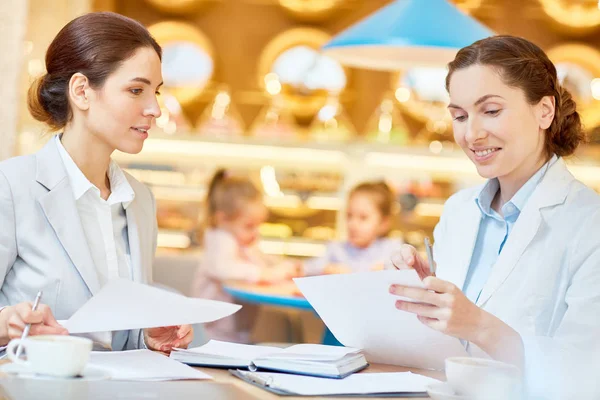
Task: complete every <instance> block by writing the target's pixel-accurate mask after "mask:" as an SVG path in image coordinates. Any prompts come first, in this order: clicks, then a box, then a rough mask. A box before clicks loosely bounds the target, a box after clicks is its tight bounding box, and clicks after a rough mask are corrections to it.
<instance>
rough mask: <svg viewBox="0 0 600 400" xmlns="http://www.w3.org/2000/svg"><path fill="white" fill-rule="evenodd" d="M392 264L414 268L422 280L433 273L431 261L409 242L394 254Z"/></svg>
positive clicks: (401, 267) (398, 266)
mask: <svg viewBox="0 0 600 400" xmlns="http://www.w3.org/2000/svg"><path fill="white" fill-rule="evenodd" d="M392 264H394V266H395V267H396V268H398V269H414V270H415V271H417V274H418V275H419V278H421V280H423V279H425V278H427V277H428V276H430V275H431V273H430V272H429V263H428V262H427V261H425V260H423V258H422V257H421V256H420V255H419V252H418V251H417V249H415V248H414V247H413V246H411V245H409V244H403V245H402V247H401V248H400V250H399V251H398V252H396V253H394V255H392Z"/></svg>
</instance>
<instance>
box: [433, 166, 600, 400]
mask: <svg viewBox="0 0 600 400" xmlns="http://www.w3.org/2000/svg"><path fill="white" fill-rule="evenodd" d="M481 189H482V186H480V187H476V188H472V189H467V190H463V191H461V192H459V193H457V194H455V195H454V196H452V197H451V198H450V199H449V200H448V201H447V203H446V205H445V207H444V212H443V215H442V217H441V219H440V222H439V224H438V225H437V226H436V228H435V232H434V237H435V245H434V258H435V260H436V262H437V268H438V269H437V276H438V277H440V278H441V279H444V280H447V281H450V282H452V283H454V284H455V285H457V286H458V287H459V288H462V287H463V285H464V283H465V278H466V276H467V270H468V268H469V265H470V263H471V257H472V255H473V250H474V246H475V241H476V238H477V233H478V230H479V225H480V221H481V212H480V210H479V208H478V207H477V205H476V204H475V198H476V197H477V195H478V194H479V192H480V191H481ZM477 305H478V306H480V307H481V308H482V309H484V310H486V311H488V312H490V313H491V314H494V315H495V316H496V317H498V318H500V319H501V320H502V321H504V322H505V323H506V324H508V325H510V326H511V327H512V328H513V329H515V330H516V331H517V332H519V333H520V335H521V336H522V338H523V341H524V344H525V354H526V364H527V365H526V374H527V376H528V381H529V382H528V383H529V384H530V388H531V389H532V390H533V391H534V392H536V393H537V392H540V391H542V392H543V393H545V394H550V395H551V396H552V397H554V395H556V394H558V393H562V394H564V396H563V397H561V398H570V396H571V395H572V394H573V392H572V391H573V390H575V389H576V388H575V387H574V385H578V384H579V383H583V382H579V380H583V378H582V375H583V376H585V374H586V372H585V371H581V369H582V367H584V366H585V368H586V369H587V368H588V367H589V363H594V365H595V366H596V367H597V366H600V196H598V194H596V193H595V192H594V191H593V190H591V189H590V188H588V187H587V186H585V185H584V184H582V183H581V182H579V181H577V180H576V179H575V178H574V177H573V176H572V175H571V173H570V172H569V171H568V170H567V167H566V165H565V163H564V161H563V160H562V159H559V160H558V161H557V162H556V163H555V164H554V165H553V166H552V167H550V169H549V170H548V171H547V173H546V175H545V177H544V178H543V180H542V181H541V182H540V183H539V184H538V186H537V188H536V189H535V191H534V192H533V194H532V195H531V197H530V198H529V201H528V202H527V203H526V205H525V207H524V209H523V210H522V212H521V214H520V216H519V219H518V220H517V222H516V224H515V226H514V228H513V230H512V231H511V234H510V236H509V237H508V240H507V242H506V244H505V246H504V248H503V250H502V253H501V254H500V255H499V257H498V260H497V262H496V264H495V265H494V266H493V268H492V271H491V274H490V276H489V278H488V280H487V282H486V284H485V286H484V288H483V290H482V292H481V295H480V297H479V300H478V302H477ZM473 355H482V352H481V350H480V349H477V348H475V349H473ZM592 370H593V369H592ZM597 370H598V369H596V371H597ZM594 373H595V372H594ZM575 374H580V375H579V377H578V376H577V375H575ZM569 377H571V378H573V382H571V383H568V382H570V381H569V379H568V378H569ZM590 378H591V376H590ZM585 383H586V384H588V386H587V387H585V388H579V389H583V390H585V391H586V393H589V391H590V390H598V384H597V377H594V379H593V380H592V381H590V382H585ZM590 384H591V385H594V386H595V387H594V388H592V387H590V386H589V385H590ZM596 393H598V392H596ZM599 396H600V395H599ZM586 398H587V397H586Z"/></svg>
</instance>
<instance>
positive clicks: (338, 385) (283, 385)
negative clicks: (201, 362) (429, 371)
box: [232, 371, 439, 397]
mask: <svg viewBox="0 0 600 400" xmlns="http://www.w3.org/2000/svg"><path fill="white" fill-rule="evenodd" d="M232 373H233V375H235V376H237V377H238V378H240V379H243V380H245V381H247V382H250V383H253V384H255V385H256V386H260V387H262V388H263V389H265V390H268V391H270V392H274V393H277V394H281V395H296V396H334V395H337V396H344V395H346V396H348V395H362V396H368V395H379V396H385V395H388V396H394V397H396V396H398V397H405V396H406V397H413V396H416V395H422V396H427V395H426V393H425V392H426V390H427V386H428V385H430V384H432V383H437V382H439V381H437V380H435V379H433V378H428V377H426V376H422V375H417V374H413V373H411V372H393V373H373V374H367V373H361V374H355V375H352V376H349V377H347V378H345V379H326V378H314V377H310V376H298V375H288V374H277V373H268V372H245V371H232Z"/></svg>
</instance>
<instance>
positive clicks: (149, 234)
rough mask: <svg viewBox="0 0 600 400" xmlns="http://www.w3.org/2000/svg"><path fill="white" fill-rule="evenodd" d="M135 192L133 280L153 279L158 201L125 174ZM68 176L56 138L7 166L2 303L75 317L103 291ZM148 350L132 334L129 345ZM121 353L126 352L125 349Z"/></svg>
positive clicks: (1, 187) (1, 195)
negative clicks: (35, 305) (36, 302)
mask: <svg viewBox="0 0 600 400" xmlns="http://www.w3.org/2000/svg"><path fill="white" fill-rule="evenodd" d="M125 176H126V177H127V179H128V181H129V184H130V185H131V187H132V188H133V190H134V192H135V199H134V200H133V202H132V203H131V204H130V205H129V207H127V210H126V215H127V227H128V235H129V245H130V251H131V263H132V269H133V280H134V281H135V282H142V283H151V281H152V262H153V259H154V253H155V250H156V237H157V232H158V230H157V224H156V206H155V201H154V197H153V196H152V193H151V192H150V190H149V189H148V188H147V187H146V186H144V185H143V184H141V183H140V182H138V181H137V180H135V179H134V178H133V177H132V176H131V175H129V174H127V173H125ZM96 271H97V270H96V267H95V265H94V262H93V260H92V256H91V253H90V249H89V246H88V244H87V241H86V239H85V234H84V231H83V227H82V224H81V220H80V218H79V214H78V212H77V206H76V204H75V199H74V198H73V192H72V190H71V186H70V182H69V179H68V177H67V173H66V171H65V168H64V166H63V162H62V160H61V158H60V154H59V153H58V149H57V148H56V144H55V143H54V141H53V140H50V141H49V142H48V143H47V144H46V145H45V146H44V147H43V148H42V149H41V150H40V151H39V152H38V153H36V154H33V155H28V156H22V157H15V158H12V159H9V160H6V161H3V162H1V163H0V306H5V305H14V304H17V303H20V302H23V301H33V299H34V298H35V295H36V293H37V292H38V291H39V290H43V291H44V295H43V298H42V302H43V303H45V304H47V305H48V306H50V308H51V309H52V312H53V314H54V316H55V317H56V319H68V318H69V317H70V316H71V315H72V314H73V313H74V312H75V311H77V309H79V308H80V307H81V306H82V305H83V304H84V303H85V302H86V301H87V300H88V299H90V297H91V296H92V295H94V294H95V293H97V292H98V290H99V289H100V282H99V279H98V274H97V272H96ZM140 347H143V337H142V333H141V331H140V330H136V331H130V332H129V335H128V339H127V342H126V343H125V347H124V349H135V348H140ZM119 350H120V349H119Z"/></svg>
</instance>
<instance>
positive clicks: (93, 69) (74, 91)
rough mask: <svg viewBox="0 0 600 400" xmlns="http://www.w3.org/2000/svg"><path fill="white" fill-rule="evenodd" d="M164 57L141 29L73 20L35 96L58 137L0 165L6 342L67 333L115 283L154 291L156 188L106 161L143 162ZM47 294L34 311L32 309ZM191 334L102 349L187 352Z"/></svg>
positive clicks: (0, 297) (115, 20)
mask: <svg viewBox="0 0 600 400" xmlns="http://www.w3.org/2000/svg"><path fill="white" fill-rule="evenodd" d="M161 52H162V50H161V48H160V46H159V45H158V44H157V43H156V41H155V40H154V38H152V36H151V35H150V34H149V33H148V31H147V30H146V28H144V27H143V26H142V25H141V24H140V23H138V22H137V21H134V20H132V19H129V18H126V17H123V16H121V15H118V14H114V13H91V14H87V15H84V16H81V17H79V18H76V19H75V20H73V21H71V22H70V23H68V24H67V25H66V26H65V27H64V28H63V29H62V30H61V31H60V32H59V33H58V35H57V36H56V38H55V39H54V40H53V41H52V43H51V44H50V47H49V48H48V51H47V53H46V70H47V73H46V74H45V75H44V76H42V77H40V78H39V79H38V80H37V81H36V82H34V84H33V85H32V86H31V88H30V90H29V98H28V104H29V109H30V111H31V114H32V115H33V117H34V118H36V119H37V120H39V121H42V122H45V123H46V124H47V125H48V127H49V128H50V129H51V130H54V131H62V132H61V134H60V135H57V136H55V137H54V138H51V139H50V140H49V142H48V144H47V145H46V146H45V147H44V148H43V149H42V150H41V151H40V152H38V153H36V154H33V155H29V156H24V157H17V158H13V159H9V160H7V161H5V162H2V163H0V226H1V227H2V229H0V285H1V289H0V293H1V294H0V306H1V308H0V345H4V344H6V343H7V342H8V341H9V340H10V339H12V338H16V337H20V336H21V333H22V331H23V329H24V326H25V324H32V326H31V331H30V335H37V334H65V333H67V332H66V330H65V329H64V328H63V327H61V326H60V325H59V324H58V323H57V322H56V319H55V317H56V318H58V319H68V318H69V317H70V316H71V315H72V314H73V313H74V312H75V311H76V310H77V309H78V308H79V307H81V306H82V305H83V304H84V303H85V302H86V301H87V300H88V299H89V298H90V297H91V296H93V295H94V294H95V293H96V292H97V291H98V290H100V288H101V287H102V286H103V285H104V284H105V283H106V282H107V281H108V280H110V279H116V278H123V279H130V280H133V281H137V282H143V283H150V277H151V271H150V268H151V266H152V260H153V257H154V252H155V249H156V237H157V227H156V208H155V201H154V197H153V196H152V193H151V192H150V190H149V189H148V188H147V187H145V186H144V185H142V184H141V183H139V182H138V181H136V180H135V179H134V178H133V177H131V176H130V175H128V174H127V173H125V172H124V171H122V170H121V169H120V168H119V166H118V165H117V164H116V163H115V162H114V161H112V160H111V154H112V153H113V152H114V151H115V150H120V151H123V152H126V153H139V152H140V151H141V150H142V147H143V144H144V140H145V139H146V138H147V137H148V129H149V128H150V126H151V124H152V122H153V120H154V119H155V118H157V117H159V116H160V108H159V106H158V103H157V98H156V96H157V94H158V90H159V88H160V86H161V85H162V75H161ZM39 290H43V292H44V296H43V298H42V303H44V304H41V305H40V307H39V308H38V310H37V311H32V310H31V303H29V301H30V300H31V299H33V298H34V297H35V293H37V292H38V291H39ZM192 336H193V332H192V330H191V327H190V326H181V327H166V328H153V329H148V330H145V331H144V332H142V331H140V330H135V331H122V332H115V333H114V334H111V333H110V332H104V333H101V334H100V335H98V336H95V339H96V340H97V341H98V342H99V345H101V346H102V347H104V348H112V349H114V350H124V349H133V348H141V347H143V346H144V345H145V346H147V347H149V348H152V349H156V350H161V351H170V349H171V348H172V347H181V346H187V344H189V343H190V342H191V339H192Z"/></svg>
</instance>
